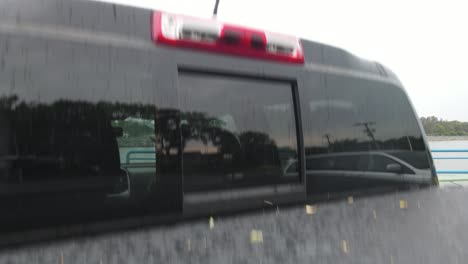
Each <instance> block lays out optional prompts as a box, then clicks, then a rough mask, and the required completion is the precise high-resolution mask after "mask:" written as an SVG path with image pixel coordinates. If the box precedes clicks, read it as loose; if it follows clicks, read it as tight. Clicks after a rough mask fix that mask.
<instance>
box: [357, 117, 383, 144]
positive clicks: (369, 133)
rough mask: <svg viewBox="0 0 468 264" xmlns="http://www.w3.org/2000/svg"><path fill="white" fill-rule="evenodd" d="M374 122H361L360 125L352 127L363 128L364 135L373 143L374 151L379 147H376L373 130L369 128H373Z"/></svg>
mask: <svg viewBox="0 0 468 264" xmlns="http://www.w3.org/2000/svg"><path fill="white" fill-rule="evenodd" d="M374 125H375V122H362V123H356V124H354V126H364V133H365V134H366V135H367V136H368V137H369V138H370V139H371V140H372V142H373V143H374V146H375V149H379V146H378V145H377V141H376V140H375V136H374V133H375V128H372V127H371V126H374Z"/></svg>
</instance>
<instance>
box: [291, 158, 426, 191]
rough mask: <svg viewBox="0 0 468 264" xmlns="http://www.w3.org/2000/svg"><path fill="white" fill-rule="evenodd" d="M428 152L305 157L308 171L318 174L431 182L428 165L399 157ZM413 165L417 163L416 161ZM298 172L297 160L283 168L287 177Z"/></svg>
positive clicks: (318, 175) (311, 174)
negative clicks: (423, 166) (418, 165)
mask: <svg viewBox="0 0 468 264" xmlns="http://www.w3.org/2000/svg"><path fill="white" fill-rule="evenodd" d="M421 154H422V155H426V154H425V152H421V153H417V152H409V151H398V150H395V151H385V152H384V151H370V152H342V153H332V154H319V155H314V156H308V157H307V158H306V174H307V175H308V177H309V176H313V175H315V176H316V177H320V176H324V175H327V177H333V176H336V177H358V178H364V179H369V180H372V181H380V180H385V181H395V182H412V183H423V184H424V183H430V175H431V171H430V170H429V168H416V167H414V166H413V165H411V164H409V163H408V162H406V161H405V160H403V159H401V158H399V157H398V155H399V156H406V158H408V157H412V156H413V157H414V158H415V159H417V158H418V156H419V155H421ZM413 164H414V163H413ZM297 173H298V164H297V161H293V162H290V163H289V164H288V165H287V166H286V167H285V169H284V177H292V176H295V175H297Z"/></svg>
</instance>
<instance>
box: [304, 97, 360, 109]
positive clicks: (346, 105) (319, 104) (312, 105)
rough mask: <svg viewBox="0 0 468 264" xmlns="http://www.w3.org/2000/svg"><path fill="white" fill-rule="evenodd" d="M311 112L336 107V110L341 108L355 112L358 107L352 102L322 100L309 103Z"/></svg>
mask: <svg viewBox="0 0 468 264" xmlns="http://www.w3.org/2000/svg"><path fill="white" fill-rule="evenodd" d="M309 107H310V111H312V112H313V111H318V110H320V109H321V108H326V107H334V108H341V109H352V110H355V109H356V107H355V106H354V104H353V103H352V102H350V101H343V100H327V101H325V100H321V101H311V102H310V103H309Z"/></svg>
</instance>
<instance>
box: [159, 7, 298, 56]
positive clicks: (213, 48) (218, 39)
mask: <svg viewBox="0 0 468 264" xmlns="http://www.w3.org/2000/svg"><path fill="white" fill-rule="evenodd" d="M152 19H153V21H152V38H153V41H154V42H155V43H156V44H163V45H170V46H174V47H180V48H190V49H198V50H205V51H209V52H217V53H223V54H230V55H237V56H244V57H251V58H257V59H265V60H274V61H280V62H287V63H297V64H303V63H304V53H303V51H302V45H301V42H300V40H299V39H298V38H296V37H293V36H287V35H282V34H277V33H271V32H266V31H262V30H256V29H250V28H246V27H241V26H235V25H230V24H225V23H221V22H219V21H216V20H210V19H199V18H193V17H188V16H183V15H176V14H170V13H165V12H160V11H155V12H154V13H153V18H152Z"/></svg>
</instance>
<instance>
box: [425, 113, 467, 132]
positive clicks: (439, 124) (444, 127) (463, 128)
mask: <svg viewBox="0 0 468 264" xmlns="http://www.w3.org/2000/svg"><path fill="white" fill-rule="evenodd" d="M421 123H422V125H423V127H424V130H425V131H426V134H427V135H431V136H468V122H460V121H447V120H443V119H439V118H437V117H435V116H429V117H421Z"/></svg>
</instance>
